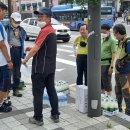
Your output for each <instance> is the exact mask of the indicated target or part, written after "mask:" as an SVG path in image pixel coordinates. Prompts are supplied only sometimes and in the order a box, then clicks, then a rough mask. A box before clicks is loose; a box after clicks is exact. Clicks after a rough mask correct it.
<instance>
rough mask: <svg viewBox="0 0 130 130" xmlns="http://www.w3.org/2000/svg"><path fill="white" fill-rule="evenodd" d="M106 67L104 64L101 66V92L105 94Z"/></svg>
mask: <svg viewBox="0 0 130 130" xmlns="http://www.w3.org/2000/svg"><path fill="white" fill-rule="evenodd" d="M104 71H105V69H104V66H101V93H103V94H105V88H104V84H105V83H104V77H105V72H104Z"/></svg>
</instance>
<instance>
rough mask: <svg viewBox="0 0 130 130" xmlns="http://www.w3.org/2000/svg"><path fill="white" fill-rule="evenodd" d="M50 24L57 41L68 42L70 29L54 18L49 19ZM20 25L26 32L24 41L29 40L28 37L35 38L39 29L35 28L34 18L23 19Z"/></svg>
mask: <svg viewBox="0 0 130 130" xmlns="http://www.w3.org/2000/svg"><path fill="white" fill-rule="evenodd" d="M51 24H52V26H53V28H54V29H55V31H56V35H57V40H63V42H68V41H69V40H70V35H71V32H70V29H69V28H68V27H66V26H64V25H63V24H61V23H60V22H59V21H57V20H56V19H54V18H51ZM20 25H21V26H22V27H23V28H24V30H25V32H26V40H29V37H37V36H38V34H39V31H40V30H41V28H40V27H38V26H37V21H36V18H27V19H24V20H23V21H22V22H21V23H20Z"/></svg>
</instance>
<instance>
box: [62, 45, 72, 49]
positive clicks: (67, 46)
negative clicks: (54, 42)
mask: <svg viewBox="0 0 130 130" xmlns="http://www.w3.org/2000/svg"><path fill="white" fill-rule="evenodd" d="M62 46H63V47H66V48H73V47H72V46H69V45H62Z"/></svg>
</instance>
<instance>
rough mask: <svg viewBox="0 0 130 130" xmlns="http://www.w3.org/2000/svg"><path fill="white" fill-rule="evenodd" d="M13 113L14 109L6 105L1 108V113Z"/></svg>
mask: <svg viewBox="0 0 130 130" xmlns="http://www.w3.org/2000/svg"><path fill="white" fill-rule="evenodd" d="M11 111H12V107H10V106H6V105H5V104H2V106H1V107H0V112H11Z"/></svg>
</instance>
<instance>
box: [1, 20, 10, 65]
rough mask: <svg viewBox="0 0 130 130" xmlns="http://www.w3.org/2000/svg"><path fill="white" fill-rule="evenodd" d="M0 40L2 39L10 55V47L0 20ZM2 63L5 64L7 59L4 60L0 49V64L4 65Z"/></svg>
mask: <svg viewBox="0 0 130 130" xmlns="http://www.w3.org/2000/svg"><path fill="white" fill-rule="evenodd" d="M0 41H4V43H5V45H6V47H7V51H8V54H9V56H10V48H9V44H8V41H7V33H6V31H5V28H4V26H3V25H2V23H1V22H0ZM4 65H7V61H6V59H5V57H4V55H3V53H2V51H1V49H0V66H4Z"/></svg>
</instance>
